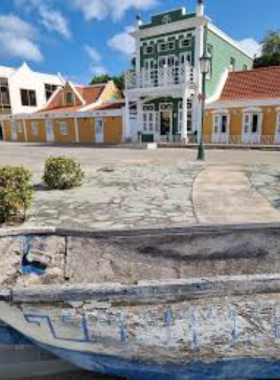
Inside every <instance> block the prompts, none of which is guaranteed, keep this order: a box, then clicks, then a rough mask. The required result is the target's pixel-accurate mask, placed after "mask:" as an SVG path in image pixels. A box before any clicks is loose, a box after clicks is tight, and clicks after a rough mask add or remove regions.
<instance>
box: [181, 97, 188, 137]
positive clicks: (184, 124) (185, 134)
mask: <svg viewBox="0 0 280 380" xmlns="http://www.w3.org/2000/svg"><path fill="white" fill-rule="evenodd" d="M188 95H189V94H188V91H187V90H185V91H184V94H183V107H182V112H183V118H182V130H181V139H182V142H184V143H187V142H188Z"/></svg>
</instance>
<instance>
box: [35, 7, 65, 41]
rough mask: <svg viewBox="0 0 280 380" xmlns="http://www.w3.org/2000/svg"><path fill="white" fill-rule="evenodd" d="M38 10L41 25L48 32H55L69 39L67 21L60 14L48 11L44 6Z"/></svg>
mask: <svg viewBox="0 0 280 380" xmlns="http://www.w3.org/2000/svg"><path fill="white" fill-rule="evenodd" d="M38 10H39V14H40V17H41V22H42V24H43V25H44V26H45V28H46V29H47V30H48V31H49V32H57V33H58V34H60V35H62V36H63V37H65V38H67V39H69V38H71V32H70V30H69V27H68V21H67V20H66V18H65V17H64V16H63V15H62V14H61V13H60V12H58V11H56V10H52V9H48V8H46V7H44V6H43V7H40V8H39V9H38Z"/></svg>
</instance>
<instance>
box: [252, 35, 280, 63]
mask: <svg viewBox="0 0 280 380" xmlns="http://www.w3.org/2000/svg"><path fill="white" fill-rule="evenodd" d="M269 66H280V34H279V32H277V31H270V32H268V33H267V35H266V36H265V38H264V40H263V41H262V52H261V55H260V57H256V58H255V60H254V68H256V69H257V68H260V67H269Z"/></svg>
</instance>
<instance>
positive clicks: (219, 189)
mask: <svg viewBox="0 0 280 380" xmlns="http://www.w3.org/2000/svg"><path fill="white" fill-rule="evenodd" d="M58 155H66V156H69V157H74V158H76V159H78V160H79V161H80V162H81V164H82V165H83V169H84V171H85V173H86V179H85V182H84V184H83V186H82V187H79V188H75V189H72V190H67V191H50V190H48V189H46V188H45V186H44V184H43V183H42V181H41V178H42V173H43V166H44V161H45V159H46V158H47V157H48V156H58ZM279 157H280V153H279V152H265V151H250V150H248V151H243V150H240V151H238V150H210V151H207V159H206V161H205V162H204V163H199V162H198V161H197V160H196V151H195V150H188V149H159V150H155V151H148V150H144V149H137V148H133V147H131V148H124V147H119V148H96V147H92V146H55V145H44V144H24V143H23V144H21V143H7V142H2V143H0V164H18V165H23V166H25V167H27V168H29V169H31V170H32V172H33V173H34V186H35V199H34V202H33V206H32V208H31V209H30V210H29V212H28V217H27V221H26V222H25V225H26V226H57V227H67V228H92V229H97V230H98V229H123V228H125V229H129V228H146V227H154V228H155V227H178V226H187V225H194V224H201V223H203V224H208V223H241V222H242V223H246V222H275V221H280V160H279Z"/></svg>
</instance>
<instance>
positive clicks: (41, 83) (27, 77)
mask: <svg viewBox="0 0 280 380" xmlns="http://www.w3.org/2000/svg"><path fill="white" fill-rule="evenodd" d="M0 77H1V78H7V79H8V85H9V95H10V102H11V113H12V114H18V113H26V114H28V113H34V112H37V111H38V110H40V109H42V108H44V107H45V105H46V103H47V101H48V100H47V98H46V88H45V85H48V84H49V85H55V86H63V84H64V83H63V78H62V77H61V75H60V74H57V75H50V74H44V73H38V72H35V71H32V70H31V68H30V67H29V66H28V65H27V64H26V63H24V64H23V65H22V66H20V67H19V68H11V67H5V66H0ZM21 90H29V91H30V90H31V91H32V90H33V91H35V93H36V106H23V105H22V99H21ZM0 117H1V118H2V116H0Z"/></svg>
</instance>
